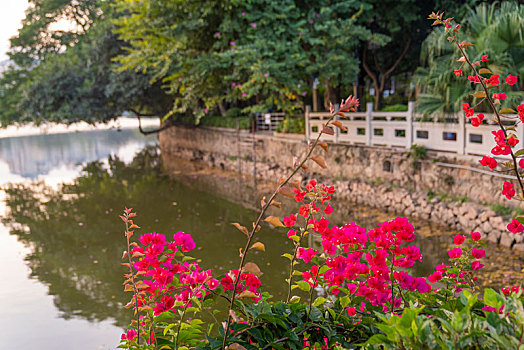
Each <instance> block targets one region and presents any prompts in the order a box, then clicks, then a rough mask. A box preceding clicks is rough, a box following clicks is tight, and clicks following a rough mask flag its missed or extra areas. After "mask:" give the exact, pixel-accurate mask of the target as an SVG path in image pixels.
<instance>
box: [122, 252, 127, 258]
mask: <svg viewBox="0 0 524 350" xmlns="http://www.w3.org/2000/svg"><path fill="white" fill-rule="evenodd" d="M126 256H127V251H124V253H123V254H122V259H124V258H125V257H126Z"/></svg>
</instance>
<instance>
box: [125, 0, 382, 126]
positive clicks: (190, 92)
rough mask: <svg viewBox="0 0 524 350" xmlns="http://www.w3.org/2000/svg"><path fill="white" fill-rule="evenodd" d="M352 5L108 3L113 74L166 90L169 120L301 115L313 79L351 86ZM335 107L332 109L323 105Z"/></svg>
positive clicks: (362, 32)
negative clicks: (234, 113) (116, 43)
mask: <svg viewBox="0 0 524 350" xmlns="http://www.w3.org/2000/svg"><path fill="white" fill-rule="evenodd" d="M361 6H362V2H361V1H357V0H346V1H341V2H337V3H336V4H333V3H332V2H330V1H326V0H316V1H291V0H286V1H275V0H263V1H256V2H246V1H219V2H214V3H213V4H211V3H210V2H209V1H192V2H187V1H181V2H173V1H167V0H148V1H140V2H137V1H128V0H117V8H118V12H119V17H118V19H117V20H115V23H116V24H117V25H118V26H119V29H118V33H119V34H120V37H121V38H122V39H123V40H125V41H127V42H128V43H129V45H130V46H131V48H130V49H129V50H127V51H126V53H125V54H124V55H121V56H120V57H119V61H120V63H121V65H122V66H121V67H122V68H121V69H123V70H139V71H142V72H148V73H150V74H152V75H153V76H154V77H155V78H156V79H157V80H159V81H162V82H164V83H165V84H166V85H168V86H169V88H170V91H171V93H173V94H174V95H175V96H176V98H175V105H174V109H173V113H187V112H192V113H194V115H195V116H196V117H197V118H200V117H202V116H203V115H204V114H205V112H206V111H207V110H210V109H215V108H216V109H218V110H219V111H221V113H222V114H224V112H225V109H226V107H227V106H228V104H229V105H231V104H235V105H239V106H241V107H244V108H245V109H244V111H246V112H247V111H249V112H262V111H266V110H267V109H273V110H283V111H286V112H288V113H292V112H293V111H294V110H297V109H301V108H302V107H303V102H304V96H305V95H306V94H307V92H308V90H309V89H310V86H311V84H312V82H313V80H314V78H318V79H319V80H321V81H322V82H326V83H327V84H328V85H329V86H335V87H336V86H340V85H343V84H349V83H351V82H352V81H353V80H354V78H355V75H356V73H357V71H358V59H357V58H356V57H355V55H354V50H353V48H354V46H355V45H356V43H357V42H358V40H361V39H363V38H365V39H366V40H371V41H373V42H379V39H380V38H379V37H378V36H373V35H371V33H370V32H369V31H368V30H367V29H366V28H365V27H363V26H359V25H356V23H355V21H356V19H357V17H358V15H360V12H359V11H360V9H361ZM333 102H335V101H333Z"/></svg>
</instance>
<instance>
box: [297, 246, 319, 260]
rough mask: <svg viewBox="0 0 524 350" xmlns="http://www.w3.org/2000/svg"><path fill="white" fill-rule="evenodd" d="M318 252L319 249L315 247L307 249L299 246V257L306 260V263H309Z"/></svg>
mask: <svg viewBox="0 0 524 350" xmlns="http://www.w3.org/2000/svg"><path fill="white" fill-rule="evenodd" d="M317 253H318V250H315V249H313V248H308V249H305V248H302V247H300V248H298V252H297V259H302V260H304V262H305V263H308V262H310V261H311V259H313V257H314V256H315V254H317Z"/></svg>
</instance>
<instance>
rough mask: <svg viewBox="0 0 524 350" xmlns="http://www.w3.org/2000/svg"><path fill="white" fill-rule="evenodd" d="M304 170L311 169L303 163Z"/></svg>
mask: <svg viewBox="0 0 524 350" xmlns="http://www.w3.org/2000/svg"><path fill="white" fill-rule="evenodd" d="M301 168H302V170H304V171H306V170H308V169H309V167H308V166H307V165H306V164H302V166H301Z"/></svg>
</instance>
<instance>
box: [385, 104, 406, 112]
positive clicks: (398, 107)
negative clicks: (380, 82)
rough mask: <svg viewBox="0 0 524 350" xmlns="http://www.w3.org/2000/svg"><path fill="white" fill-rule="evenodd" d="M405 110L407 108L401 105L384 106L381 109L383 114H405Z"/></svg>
mask: <svg viewBox="0 0 524 350" xmlns="http://www.w3.org/2000/svg"><path fill="white" fill-rule="evenodd" d="M407 110H408V106H407V105H403V104H396V105H391V106H386V107H384V108H383V109H382V111H383V112H407Z"/></svg>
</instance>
